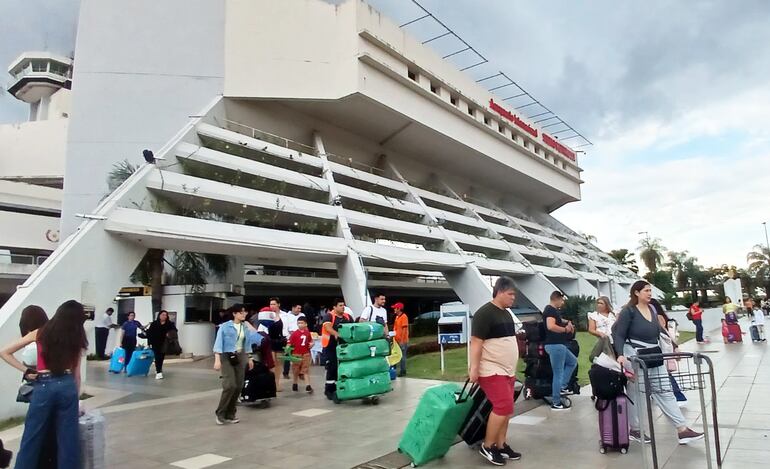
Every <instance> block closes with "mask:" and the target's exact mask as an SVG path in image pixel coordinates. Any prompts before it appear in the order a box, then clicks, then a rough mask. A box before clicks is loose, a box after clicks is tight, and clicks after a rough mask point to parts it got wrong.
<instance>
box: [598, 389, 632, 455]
mask: <svg viewBox="0 0 770 469" xmlns="http://www.w3.org/2000/svg"><path fill="white" fill-rule="evenodd" d="M596 410H598V411H599V435H600V436H601V441H600V443H599V452H600V453H602V454H604V453H606V452H607V449H612V450H619V451H620V452H621V453H622V454H626V453H627V452H628V432H629V430H628V398H626V396H618V397H616V398H615V399H613V400H611V401H605V400H602V399H597V401H596Z"/></svg>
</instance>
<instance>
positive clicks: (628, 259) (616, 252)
mask: <svg viewBox="0 0 770 469" xmlns="http://www.w3.org/2000/svg"><path fill="white" fill-rule="evenodd" d="M609 255H610V257H612V258H613V259H615V260H616V261H618V264H620V265H622V266H625V267H627V268H628V269H629V270H631V271H632V272H633V273H635V274H636V273H639V266H638V265H636V258H634V253H632V252H631V251H629V250H628V249H613V250H612V251H610V252H609Z"/></svg>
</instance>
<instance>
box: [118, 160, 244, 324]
mask: <svg viewBox="0 0 770 469" xmlns="http://www.w3.org/2000/svg"><path fill="white" fill-rule="evenodd" d="M138 169H139V166H134V165H132V164H131V163H130V162H129V161H128V160H123V161H120V162H118V163H115V164H114V165H113V166H112V169H111V170H110V172H109V173H108V175H107V187H108V188H109V189H110V192H112V191H114V190H115V189H117V188H118V187H120V185H121V184H123V183H124V182H125V181H126V179H128V178H129V177H130V176H131V175H132V174H134V173H135V172H136V170H138ZM173 254H174V255H173V262H169V261H167V260H166V252H165V251H164V250H163V249H148V250H147V253H146V254H145V255H144V257H143V258H142V260H141V261H139V265H137V266H136V269H134V272H133V273H132V274H131V277H130V280H131V281H132V282H134V283H141V284H142V285H149V286H150V289H151V290H152V309H153V311H160V310H161V309H162V306H163V270H164V264H168V265H169V266H170V267H171V268H172V269H173V271H174V273H173V277H172V282H173V283H175V284H178V285H191V286H192V287H193V291H194V292H196V291H200V290H201V287H202V286H204V285H205V284H206V281H207V278H208V277H209V276H214V277H216V278H218V279H222V278H224V277H225V275H227V271H228V270H229V269H230V258H228V257H227V256H223V255H219V254H202V253H196V252H186V251H174V252H173Z"/></svg>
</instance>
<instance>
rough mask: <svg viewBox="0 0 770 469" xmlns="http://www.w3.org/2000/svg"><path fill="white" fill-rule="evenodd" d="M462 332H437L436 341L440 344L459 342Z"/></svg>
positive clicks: (460, 341)
mask: <svg viewBox="0 0 770 469" xmlns="http://www.w3.org/2000/svg"><path fill="white" fill-rule="evenodd" d="M462 340H463V339H462V334H459V333H458V334H439V336H438V343H440V344H444V345H446V344H461V343H463V342H462Z"/></svg>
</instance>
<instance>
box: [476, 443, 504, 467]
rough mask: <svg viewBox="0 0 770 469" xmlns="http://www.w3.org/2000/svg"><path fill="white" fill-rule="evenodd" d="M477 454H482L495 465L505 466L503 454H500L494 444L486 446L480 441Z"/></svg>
mask: <svg viewBox="0 0 770 469" xmlns="http://www.w3.org/2000/svg"><path fill="white" fill-rule="evenodd" d="M479 454H480V455H482V456H484V458H485V459H486V460H487V461H489V462H491V463H492V464H494V465H495V466H505V458H503V455H502V454H500V451H498V450H497V448H495V447H494V446H493V447H491V448H487V447H486V446H484V443H482V444H481V446H480V447H479Z"/></svg>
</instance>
